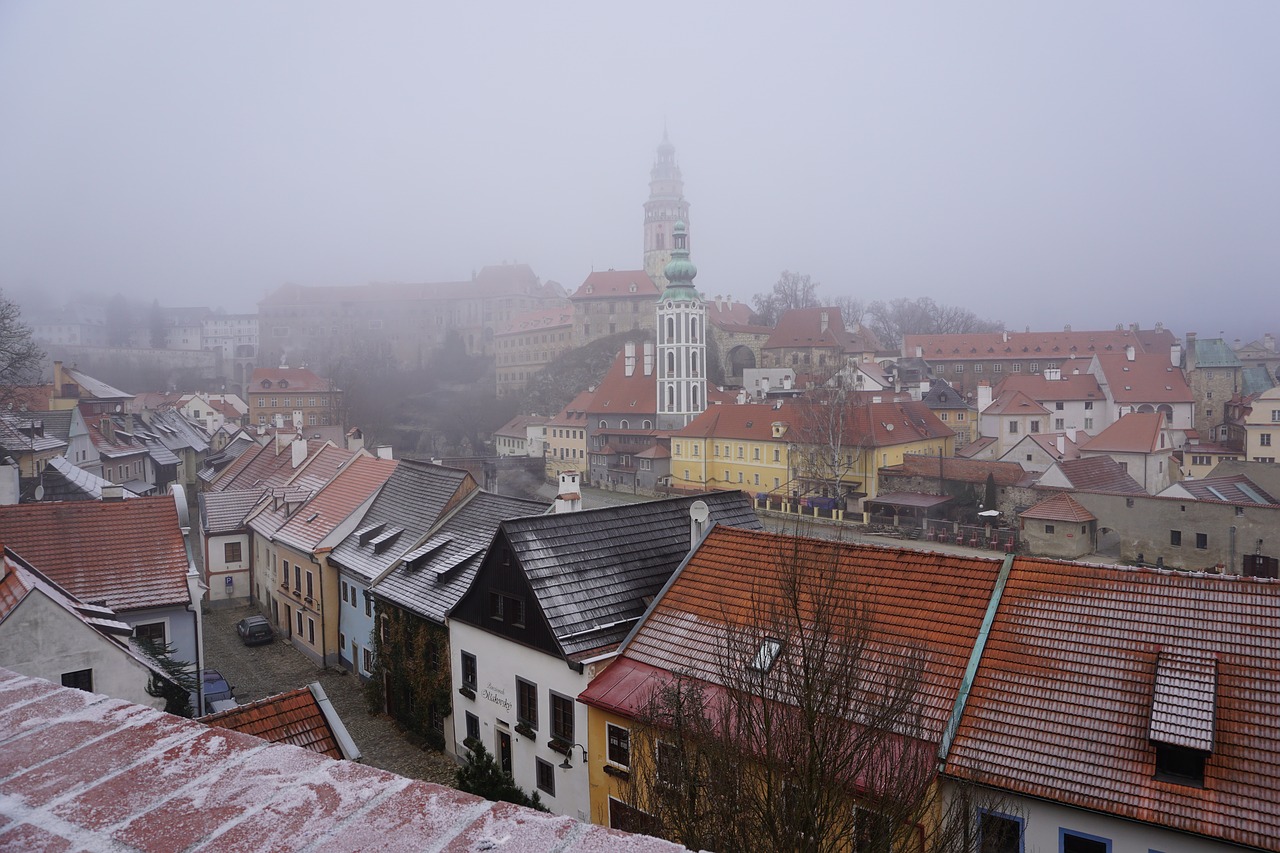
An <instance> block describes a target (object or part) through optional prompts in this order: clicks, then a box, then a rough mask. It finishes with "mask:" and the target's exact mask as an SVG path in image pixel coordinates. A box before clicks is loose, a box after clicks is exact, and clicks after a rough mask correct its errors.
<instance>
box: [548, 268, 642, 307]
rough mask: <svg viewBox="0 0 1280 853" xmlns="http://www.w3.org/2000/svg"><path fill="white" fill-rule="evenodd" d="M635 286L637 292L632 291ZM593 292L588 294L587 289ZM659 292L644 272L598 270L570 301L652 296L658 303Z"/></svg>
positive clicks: (580, 286) (586, 280)
mask: <svg viewBox="0 0 1280 853" xmlns="http://www.w3.org/2000/svg"><path fill="white" fill-rule="evenodd" d="M633 285H634V287H635V290H634V291H633V290H632V286H633ZM588 288H590V290H591V292H590V293H588V292H587V289H588ZM658 295H659V290H658V285H656V284H655V283H654V281H653V279H651V278H649V274H648V273H647V272H645V271H644V270H596V271H595V272H593V273H591V274H590V275H588V276H587V277H586V279H585V280H584V281H583V282H582V284H580V285H578V289H577V290H575V291H574V292H573V293H572V294H571V295H570V296H569V298H570V299H603V298H606V297H624V298H625V297H640V296H652V297H653V300H654V301H655V302H656V301H657V300H658Z"/></svg>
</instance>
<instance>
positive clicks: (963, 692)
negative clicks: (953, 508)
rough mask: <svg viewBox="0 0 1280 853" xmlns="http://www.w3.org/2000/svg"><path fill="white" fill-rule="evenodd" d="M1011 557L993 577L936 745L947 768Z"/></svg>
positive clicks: (1006, 558) (1006, 576)
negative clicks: (949, 714) (954, 697)
mask: <svg viewBox="0 0 1280 853" xmlns="http://www.w3.org/2000/svg"><path fill="white" fill-rule="evenodd" d="M1013 557H1014V555H1013V554H1009V555H1007V556H1006V557H1005V558H1004V564H1003V565H1001V566H1000V574H999V575H997V576H996V585H995V586H994V587H993V588H992V590H991V598H990V599H989V600H988V601H987V613H986V615H985V616H983V617H982V627H981V628H980V629H978V637H977V639H976V640H974V643H973V648H972V649H971V650H970V652H969V665H968V666H967V667H965V671H964V678H963V679H962V680H961V681H960V690H959V692H957V693H956V701H955V705H954V706H952V708H951V717H950V718H949V719H948V720H947V727H946V729H944V730H943V732H942V742H941V743H939V744H938V761H939V763H940V764H941V765H942V767H945V766H946V763H947V753H949V752H950V751H951V742H952V741H953V740H955V736H956V732H957V731H958V730H959V729H960V720H961V718H962V717H963V716H964V708H965V705H966V704H967V703H968V701H969V691H970V690H971V689H972V688H973V679H974V678H976V677H977V674H978V664H979V663H981V662H982V652H983V651H984V650H985V649H986V647H987V638H988V637H990V636H991V623H992V622H994V621H995V618H996V610H998V609H999V607H1000V599H1001V598H1002V597H1003V596H1004V587H1005V584H1006V583H1008V581H1009V572H1010V570H1011V569H1012V568H1013Z"/></svg>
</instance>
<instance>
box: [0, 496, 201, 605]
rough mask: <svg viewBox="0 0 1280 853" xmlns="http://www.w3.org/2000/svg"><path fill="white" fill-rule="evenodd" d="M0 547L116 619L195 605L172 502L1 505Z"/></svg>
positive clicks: (158, 499) (155, 499) (139, 500)
mask: <svg viewBox="0 0 1280 853" xmlns="http://www.w3.org/2000/svg"><path fill="white" fill-rule="evenodd" d="M0 542H4V544H5V546H6V547H8V548H10V549H12V550H13V551H14V552H15V553H16V554H18V555H19V556H20V557H22V558H23V559H24V560H26V561H27V562H28V563H30V564H31V565H32V566H34V567H35V568H36V569H38V570H39V571H40V572H41V573H42V574H44V575H46V576H47V577H48V578H49V579H51V580H52V581H53V582H54V583H56V584H58V585H59V586H61V587H62V588H63V589H65V590H66V591H67V592H69V593H71V594H72V595H74V596H75V597H76V598H78V599H80V600H81V601H84V602H89V603H94V602H104V603H105V605H106V606H107V607H110V608H111V609H112V610H114V611H116V612H117V613H127V612H128V611H130V610H141V609H144V608H149V607H168V606H173V605H181V604H189V603H190V596H189V594H188V592H187V580H186V578H187V551H186V545H185V543H184V542H183V540H182V531H181V530H180V529H179V528H178V511H177V506H176V505H175V503H174V499H173V498H172V497H169V496H163V497H150V498H135V499H133V500H127V501H109V502H103V501H71V502H66V503H34V504H17V505H12V506H0Z"/></svg>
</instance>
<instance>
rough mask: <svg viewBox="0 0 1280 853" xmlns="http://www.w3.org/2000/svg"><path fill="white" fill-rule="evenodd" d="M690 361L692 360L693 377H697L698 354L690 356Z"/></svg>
mask: <svg viewBox="0 0 1280 853" xmlns="http://www.w3.org/2000/svg"><path fill="white" fill-rule="evenodd" d="M692 360H693V375H694V376H697V375H698V354H697V353H696V352H695V353H693V354H692Z"/></svg>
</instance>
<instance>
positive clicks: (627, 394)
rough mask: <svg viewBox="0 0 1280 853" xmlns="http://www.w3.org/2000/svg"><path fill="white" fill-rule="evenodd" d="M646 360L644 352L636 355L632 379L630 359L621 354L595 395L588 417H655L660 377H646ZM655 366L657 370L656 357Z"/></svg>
mask: <svg viewBox="0 0 1280 853" xmlns="http://www.w3.org/2000/svg"><path fill="white" fill-rule="evenodd" d="M637 349H639V348H637ZM644 358H645V357H644V352H643V351H639V352H637V353H636V357H635V368H634V370H633V371H632V373H631V375H630V376H627V364H626V362H627V358H626V355H625V354H623V353H618V356H617V357H616V358H615V359H614V360H613V364H612V365H610V367H609V370H608V372H606V373H605V375H604V378H603V379H601V380H600V384H599V385H597V386H596V390H595V392H594V393H593V394H592V395H591V401H590V402H589V403H588V404H587V409H586V410H587V413H588V414H591V415H595V414H602V415H604V414H609V415H623V416H630V417H639V416H640V415H650V416H655V415H656V413H657V411H658V377H657V376H656V375H654V374H653V373H650V374H649V375H647V376H646V375H645V372H644ZM654 365H655V370H656V365H657V356H656V355H655V357H654Z"/></svg>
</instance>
